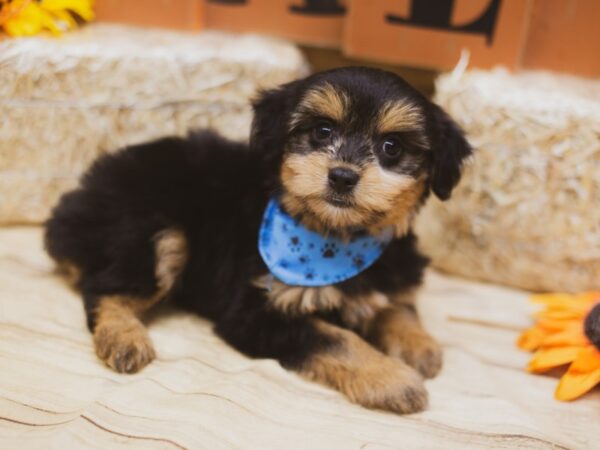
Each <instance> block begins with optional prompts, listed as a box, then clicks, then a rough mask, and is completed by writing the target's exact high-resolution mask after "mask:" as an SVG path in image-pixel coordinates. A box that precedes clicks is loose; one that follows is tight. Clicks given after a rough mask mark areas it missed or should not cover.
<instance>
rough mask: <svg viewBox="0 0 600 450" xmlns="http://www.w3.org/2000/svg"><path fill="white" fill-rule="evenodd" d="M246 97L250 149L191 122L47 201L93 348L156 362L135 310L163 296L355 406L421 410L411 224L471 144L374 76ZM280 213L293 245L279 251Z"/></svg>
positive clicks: (428, 345)
mask: <svg viewBox="0 0 600 450" xmlns="http://www.w3.org/2000/svg"><path fill="white" fill-rule="evenodd" d="M253 107H254V121H253V123H252V131H251V136H250V143H249V145H248V146H247V145H245V144H241V143H235V142H231V141H228V140H226V139H224V138H222V137H220V136H218V135H216V134H214V133H212V132H210V131H201V132H197V133H193V134H190V135H189V136H188V137H187V138H185V139H184V138H177V137H169V138H165V139H161V140H158V141H155V142H150V143H147V144H142V145H136V146H132V147H128V148H126V149H124V150H121V151H119V152H117V153H114V154H110V155H107V156H103V157H101V158H100V159H98V160H97V161H96V162H95V164H93V166H92V167H91V168H90V169H89V170H88V172H87V173H86V174H85V175H84V176H83V178H82V180H81V185H80V187H79V188H78V189H76V190H74V191H72V192H70V193H67V194H66V195H64V196H63V197H62V199H61V200H60V202H59V204H58V205H57V206H56V208H55V209H54V211H53V214H52V216H51V218H50V219H49V221H48V222H47V227H46V247H47V250H48V252H49V254H50V255H51V256H52V257H53V258H54V259H55V260H56V261H57V263H58V265H59V267H61V268H62V269H63V270H64V271H65V273H67V274H68V275H69V276H70V279H71V280H72V281H73V283H74V286H75V287H76V288H77V289H78V290H79V291H80V292H81V294H82V297H83V302H84V306H85V312H86V314H87V323H88V326H89V329H90V330H91V332H92V333H93V338H94V345H95V349H96V353H97V355H98V357H99V358H100V359H102V360H103V361H104V362H105V363H106V364H107V365H108V366H110V367H111V368H113V369H114V370H116V371H118V372H126V373H133V372H137V371H139V370H140V369H142V368H143V367H144V366H146V365H147V364H148V363H150V362H151V361H152V359H153V358H154V357H155V351H154V349H153V346H152V342H151V341H150V338H149V336H148V333H147V331H146V328H145V326H144V324H143V322H142V320H141V318H142V315H143V313H144V312H146V311H148V310H149V309H150V308H152V307H153V306H154V305H156V304H157V303H159V302H161V301H163V300H165V299H169V300H170V301H172V302H173V303H175V304H177V305H179V306H181V307H183V308H186V309H189V310H192V311H194V312H196V313H198V314H200V315H202V316H204V317H207V318H209V319H211V320H212V321H213V322H214V324H215V330H216V332H217V333H218V334H219V335H220V336H221V337H222V338H223V339H224V340H225V341H227V342H228V343H229V344H231V345H232V346H233V347H235V348H236V349H238V350H239V351H241V352H243V353H245V354H246V355H249V356H251V357H256V358H275V359H276V360H278V361H279V362H280V364H281V365H282V366H283V367H286V368H289V369H291V370H294V371H296V372H298V373H300V374H301V375H303V376H304V377H306V378H308V379H311V380H315V381H317V382H320V383H323V384H325V385H328V386H330V387H332V388H334V389H337V390H339V391H341V392H342V393H344V394H345V395H346V396H347V397H348V398H349V399H350V400H351V401H353V402H356V403H359V404H361V405H363V406H365V407H368V408H379V409H385V410H391V411H395V412H398V413H412V412H415V411H419V410H422V409H423V408H425V406H426V404H427V392H426V390H425V388H424V385H423V378H424V377H425V378H428V377H433V376H434V375H436V374H437V372H438V371H439V370H440V367H441V363H442V355H441V349H440V347H439V345H438V344H437V343H436V342H435V341H434V340H433V339H432V338H431V337H430V336H429V335H428V334H427V332H426V331H425V330H424V329H423V328H422V326H421V324H420V323H419V319H418V317H417V313H416V311H415V306H414V294H415V292H416V289H417V288H418V286H419V285H420V283H421V280H422V276H423V271H424V269H425V266H426V264H427V259H426V258H425V257H423V256H422V255H421V254H419V252H418V251H417V249H416V239H415V236H414V235H413V233H412V232H411V223H412V219H413V218H414V216H415V214H416V213H417V211H418V210H419V208H420V206H421V205H422V204H423V203H424V202H425V200H426V199H427V197H428V196H429V194H430V192H433V193H434V194H435V195H436V196H437V197H439V198H440V199H442V200H446V199H447V198H449V197H450V193H451V191H452V189H453V188H454V186H455V185H456V184H457V182H458V181H459V178H460V173H461V166H462V164H463V161H464V160H465V158H466V157H468V156H469V155H470V154H471V147H470V146H469V144H468V143H467V141H466V140H465V138H464V136H463V133H462V131H461V130H460V128H459V127H458V126H457V125H456V124H455V123H454V122H453V121H452V120H451V119H450V117H448V115H446V114H445V113H444V112H443V111H442V110H441V109H440V108H439V107H438V106H436V105H434V104H433V103H431V102H429V101H428V100H427V99H426V98H424V97H423V96H422V95H421V94H419V93H418V92H417V91H415V90H414V89H413V88H411V87H410V86H409V85H408V84H407V83H406V82H405V81H403V80H402V79H401V78H399V77H398V76H396V75H394V74H392V73H388V72H383V71H379V70H374V69H367V68H356V67H355V68H342V69H336V70H331V71H328V72H323V73H318V74H315V75H312V76H309V77H308V78H306V79H302V80H298V81H294V82H291V83H289V84H286V85H284V86H281V87H280V88H278V89H274V90H269V91H266V92H263V93H262V94H260V96H259V98H258V99H257V100H256V101H255V102H254V104H253ZM265 211H271V212H269V213H268V214H267V213H266V212H265ZM271 213H273V214H275V216H274V218H273V217H271V216H269V214H271ZM275 219H277V220H280V221H281V220H283V221H284V222H282V223H283V225H281V226H282V227H283V228H284V229H285V228H287V226H288V225H286V224H289V225H290V226H291V227H293V228H294V230H295V231H292V234H293V233H295V232H296V231H297V232H298V233H302V236H303V237H298V236H294V235H286V234H285V233H284V234H282V235H280V236H277V239H278V241H277V242H276V245H272V241H269V239H270V238H271V237H273V235H272V233H276V232H278V231H277V230H273V229H271V228H272V227H273V226H274V225H273V224H274V223H275V222H273V220H275ZM286 220H287V222H285V221H286ZM269 227H271V228H269ZM280 231H281V230H280ZM265 233H266V234H265ZM281 233H283V231H281ZM259 235H260V236H261V238H260V239H259ZM304 237H306V239H309V240H310V242H309V243H307V242H303V239H304ZM263 238H264V239H265V241H268V242H266V244H265V242H264V241H263ZM286 239H289V242H287V241H286ZM315 242H316V244H315ZM321 243H322V245H321ZM263 244H264V245H263ZM269 245H271V247H269ZM361 245H362V246H363V247H365V249H364V252H363V251H362V250H361V248H362V247H361ZM311 246H312V247H311ZM357 246H358V248H357ZM259 247H260V248H259ZM273 252H275V253H282V254H283V256H281V255H279V259H277V258H275V259H277V260H276V261H275V263H273V261H271V260H269V258H273V255H272V253H273ZM361 252H362V253H361ZM296 258H297V260H296ZM328 259H330V260H331V261H332V263H331V264H330V263H329V262H328V261H327V260H328ZM284 260H285V264H284ZM333 261H337V263H335V264H333ZM271 263H272V264H271ZM296 263H297V264H296ZM311 264H314V265H313V266H311ZM336 264H337V265H336ZM294 265H296V266H298V267H299V268H300V269H299V270H300V272H299V271H298V270H296V271H295V272H294V271H290V270H289V268H290V267H291V266H294ZM311 267H312V268H311ZM276 269H277V270H276ZM285 270H288V272H289V273H288V272H285ZM302 271H304V272H302ZM329 276H330V278H329V282H328V281H327V279H328V278H327V277H329ZM303 277H304V278H303ZM319 277H321V279H320V281H319V282H318V283H317V282H315V280H316V279H317V278H319ZM290 280H291V281H290ZM303 280H304V281H303Z"/></svg>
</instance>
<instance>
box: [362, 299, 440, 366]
mask: <svg viewBox="0 0 600 450" xmlns="http://www.w3.org/2000/svg"><path fill="white" fill-rule="evenodd" d="M369 340H370V341H371V342H372V343H373V344H374V345H375V346H376V347H377V348H379V349H380V350H381V351H382V352H383V353H385V354H386V355H389V356H392V357H394V358H399V359H402V360H403V361H405V362H406V363H407V364H409V365H410V366H411V367H414V368H415V369H416V370H418V371H419V373H421V375H423V376H424V377H425V378H432V377H434V376H436V375H437V374H438V372H439V371H440V369H441V368H442V348H441V346H440V345H439V344H438V343H437V342H436V341H435V339H433V338H432V337H431V336H430V335H429V334H427V332H426V331H425V330H424V329H423V327H422V326H421V324H420V323H419V322H418V320H417V318H416V315H415V313H414V312H411V311H410V310H404V309H390V310H386V311H384V312H383V313H381V314H380V315H379V316H378V317H377V318H376V319H375V321H374V322H373V324H372V327H371V330H370V335H369Z"/></svg>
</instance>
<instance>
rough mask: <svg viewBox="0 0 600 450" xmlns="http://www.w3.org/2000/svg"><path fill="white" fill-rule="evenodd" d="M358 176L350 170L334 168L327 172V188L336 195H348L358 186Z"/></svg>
mask: <svg viewBox="0 0 600 450" xmlns="http://www.w3.org/2000/svg"><path fill="white" fill-rule="evenodd" d="M359 178H360V176H359V175H358V174H357V173H356V172H355V171H354V170H352V169H348V168H346V167H334V168H333V169H331V170H329V176H328V182H329V187H330V188H331V190H332V191H333V192H335V193H336V194H349V193H350V192H352V190H353V189H354V187H355V186H356V185H357V184H358V180H359Z"/></svg>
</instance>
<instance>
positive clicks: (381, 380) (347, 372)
mask: <svg viewBox="0 0 600 450" xmlns="http://www.w3.org/2000/svg"><path fill="white" fill-rule="evenodd" d="M315 323H316V325H317V327H318V330H319V331H320V332H321V333H323V334H325V335H327V336H328V337H330V338H331V339H332V340H334V341H335V342H336V345H335V346H334V347H333V348H330V349H329V350H324V351H321V352H319V353H316V354H314V355H313V356H311V358H310V359H309V360H308V361H307V362H306V363H305V364H304V366H303V367H302V368H301V369H300V373H301V374H302V375H304V376H305V377H306V378H308V379H310V380H313V381H317V382H320V383H322V384H325V385H327V386H330V387H333V388H335V389H337V390H339V391H341V392H342V393H344V394H345V395H346V396H347V397H348V398H349V399H350V400H351V401H353V402H355V403H358V404H360V405H363V406H365V407H367V408H376V409H385V410H389V411H395V412H399V413H412V412H417V411H420V410H422V409H424V408H425V407H426V405H427V392H426V391H425V388H424V386H423V380H422V379H421V377H420V376H419V375H418V374H417V373H416V372H415V371H414V370H413V369H412V368H411V367H409V366H408V365H406V364H404V363H403V362H402V361H401V360H398V359H393V358H389V357H387V356H385V355H383V354H382V353H379V352H378V351H377V350H375V349H374V348H373V347H371V346H370V345H369V344H367V343H366V342H365V341H364V340H362V339H361V338H360V337H359V336H358V335H356V334H355V333H353V332H351V331H348V330H344V329H342V328H339V327H336V326H334V325H331V324H328V323H326V322H322V321H315Z"/></svg>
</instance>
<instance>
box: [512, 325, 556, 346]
mask: <svg viewBox="0 0 600 450" xmlns="http://www.w3.org/2000/svg"><path fill="white" fill-rule="evenodd" d="M548 334H549V332H548V331H547V330H545V329H543V328H540V327H532V328H530V329H528V330H526V331H524V332H523V333H522V334H521V336H519V339H518V340H517V346H518V347H519V348H520V349H522V350H529V351H532V350H537V349H538V347H539V346H540V345H541V343H542V341H543V340H544V338H546V337H547V336H548Z"/></svg>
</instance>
